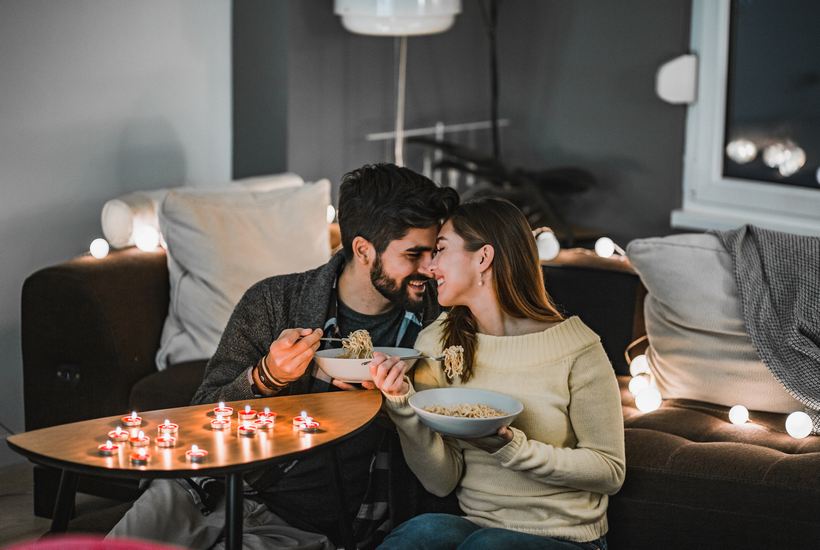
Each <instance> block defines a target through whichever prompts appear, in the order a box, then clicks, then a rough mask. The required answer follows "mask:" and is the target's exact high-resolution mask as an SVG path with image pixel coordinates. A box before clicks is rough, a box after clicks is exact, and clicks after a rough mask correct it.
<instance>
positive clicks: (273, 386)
mask: <svg viewBox="0 0 820 550" xmlns="http://www.w3.org/2000/svg"><path fill="white" fill-rule="evenodd" d="M267 357H268V355H267V354H265V355H263V356H262V359H260V360H259V365H257V366H258V369H257V371H258V372H259V381H260V382H262V385H263V386H265V387H266V388H268V389H269V390H271V391H279V390H281V389H282V388H284V387H285V386H287V385H288V383H287V382H282V381H280V380H278V379H277V378H276V377H275V376H273V375H272V374H271V373H270V372H269V371H268V368H267V364H266V363H265V359H266V358H267Z"/></svg>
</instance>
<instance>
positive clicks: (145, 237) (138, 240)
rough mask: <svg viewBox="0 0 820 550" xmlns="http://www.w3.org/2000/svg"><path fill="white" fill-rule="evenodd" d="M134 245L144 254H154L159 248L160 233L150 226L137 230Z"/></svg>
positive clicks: (135, 230)
mask: <svg viewBox="0 0 820 550" xmlns="http://www.w3.org/2000/svg"><path fill="white" fill-rule="evenodd" d="M134 244H135V245H137V248H139V249H140V250H142V251H143V252H153V251H154V250H156V249H157V247H158V246H159V231H157V230H156V229H154V228H153V227H151V226H150V225H142V226H140V227H137V228H135V229H134Z"/></svg>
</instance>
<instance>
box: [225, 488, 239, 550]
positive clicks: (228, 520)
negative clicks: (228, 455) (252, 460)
mask: <svg viewBox="0 0 820 550" xmlns="http://www.w3.org/2000/svg"><path fill="white" fill-rule="evenodd" d="M225 484H226V485H227V487H226V488H225V549H226V550H240V549H241V548H242V519H243V514H242V474H240V473H233V474H228V475H227V476H225Z"/></svg>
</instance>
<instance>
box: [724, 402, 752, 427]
mask: <svg viewBox="0 0 820 550" xmlns="http://www.w3.org/2000/svg"><path fill="white" fill-rule="evenodd" d="M748 421H749V409H747V408H746V407H744V406H743V405H735V406H734V407H732V408H731V409H729V422H731V423H732V424H738V425H739V424H745V423H746V422H748Z"/></svg>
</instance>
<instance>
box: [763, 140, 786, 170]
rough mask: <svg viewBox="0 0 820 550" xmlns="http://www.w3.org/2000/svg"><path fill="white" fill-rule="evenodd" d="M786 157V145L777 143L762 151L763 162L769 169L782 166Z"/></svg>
mask: <svg viewBox="0 0 820 550" xmlns="http://www.w3.org/2000/svg"><path fill="white" fill-rule="evenodd" d="M787 156H788V152H787V151H786V144H785V143H781V142H779V141H778V142H776V143H772V144H771V145H769V146H768V147H766V148H765V149H763V162H764V164H766V166H768V167H769V168H777V167H778V166H780V165H781V164H783V161H785V160H786V157H787Z"/></svg>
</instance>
